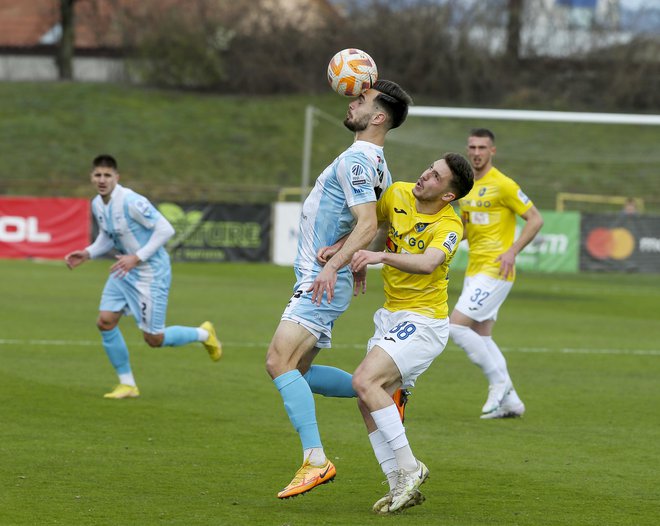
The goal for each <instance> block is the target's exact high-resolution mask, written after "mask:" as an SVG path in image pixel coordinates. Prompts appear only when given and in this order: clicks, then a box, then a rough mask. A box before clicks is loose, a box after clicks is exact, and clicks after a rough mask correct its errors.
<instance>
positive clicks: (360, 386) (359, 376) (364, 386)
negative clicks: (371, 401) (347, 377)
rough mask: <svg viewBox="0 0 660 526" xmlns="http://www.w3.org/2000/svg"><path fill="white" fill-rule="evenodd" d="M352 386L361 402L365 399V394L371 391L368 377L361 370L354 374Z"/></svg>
mask: <svg viewBox="0 0 660 526" xmlns="http://www.w3.org/2000/svg"><path fill="white" fill-rule="evenodd" d="M351 385H352V386H353V389H354V390H355V392H356V393H357V395H358V398H359V399H360V400H361V399H363V398H364V395H365V393H366V392H367V391H368V390H369V387H370V383H369V382H368V380H367V378H366V375H364V374H363V373H362V371H361V370H360V369H359V368H358V370H357V371H355V372H354V373H353V379H352V380H351Z"/></svg>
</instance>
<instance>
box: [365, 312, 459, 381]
mask: <svg viewBox="0 0 660 526" xmlns="http://www.w3.org/2000/svg"><path fill="white" fill-rule="evenodd" d="M374 325H375V326H376V332H375V333H374V335H373V337H372V338H371V339H370V340H369V343H367V352H369V351H371V349H373V348H374V347H375V346H378V347H380V348H381V349H383V350H384V351H385V352H386V353H387V354H389V355H390V357H391V358H392V360H394V363H395V364H396V366H397V368H398V369H399V372H400V373H401V381H402V384H403V387H413V386H414V385H415V380H417V377H418V376H419V375H420V374H422V373H423V372H424V371H426V370H427V369H428V368H429V366H430V365H431V362H433V360H434V359H435V358H436V357H437V356H439V355H440V353H441V352H442V351H444V349H445V346H446V345H447V339H448V338H449V320H448V319H447V318H442V319H436V318H428V317H427V316H422V315H421V314H417V313H415V312H410V311H405V310H402V311H397V312H392V311H389V310H387V309H382V308H381V309H378V310H377V311H376V313H375V314H374Z"/></svg>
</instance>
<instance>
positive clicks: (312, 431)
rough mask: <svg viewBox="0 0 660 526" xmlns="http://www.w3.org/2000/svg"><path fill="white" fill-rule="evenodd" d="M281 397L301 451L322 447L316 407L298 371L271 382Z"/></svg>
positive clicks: (312, 396) (289, 372) (307, 386)
mask: <svg viewBox="0 0 660 526" xmlns="http://www.w3.org/2000/svg"><path fill="white" fill-rule="evenodd" d="M273 383H274V384H275V387H277V389H278V390H279V392H280V395H282V400H284V408H285V409H286V412H287V414H288V415H289V420H291V423H292V424H293V427H294V428H295V429H296V431H297V432H298V435H299V436H300V441H301V442H302V447H303V449H305V450H306V449H310V448H314V447H323V446H322V445H321V436H320V434H319V428H318V425H317V423H316V405H315V404H314V395H313V394H312V391H311V389H310V388H309V385H308V384H307V382H306V381H305V379H304V378H303V377H302V375H301V374H300V371H298V369H294V370H293V371H288V372H286V373H284V374H281V375H280V376H278V377H277V378H275V379H274V380H273Z"/></svg>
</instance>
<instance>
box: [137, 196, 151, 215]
mask: <svg viewBox="0 0 660 526" xmlns="http://www.w3.org/2000/svg"><path fill="white" fill-rule="evenodd" d="M135 208H137V209H138V212H140V213H141V214H142V215H143V216H144V217H151V215H152V214H151V207H150V206H149V203H148V202H147V201H145V200H143V199H140V200H139V201H136V202H135Z"/></svg>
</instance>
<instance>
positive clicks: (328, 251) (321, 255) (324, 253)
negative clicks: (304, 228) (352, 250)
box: [316, 245, 339, 265]
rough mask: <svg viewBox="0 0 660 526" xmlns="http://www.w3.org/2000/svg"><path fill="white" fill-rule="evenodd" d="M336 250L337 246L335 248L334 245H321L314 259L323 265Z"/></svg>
mask: <svg viewBox="0 0 660 526" xmlns="http://www.w3.org/2000/svg"><path fill="white" fill-rule="evenodd" d="M338 251H339V248H335V247H334V245H333V246H331V247H321V248H319V251H318V252H317V253H316V261H318V262H319V263H320V264H321V265H325V264H326V263H327V262H328V261H330V258H331V257H332V256H334V255H335V254H336V253H337V252H338Z"/></svg>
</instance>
